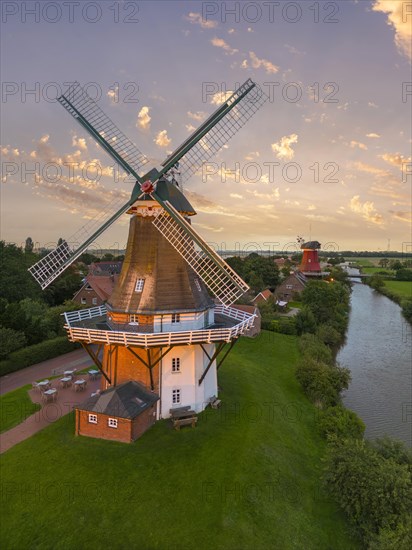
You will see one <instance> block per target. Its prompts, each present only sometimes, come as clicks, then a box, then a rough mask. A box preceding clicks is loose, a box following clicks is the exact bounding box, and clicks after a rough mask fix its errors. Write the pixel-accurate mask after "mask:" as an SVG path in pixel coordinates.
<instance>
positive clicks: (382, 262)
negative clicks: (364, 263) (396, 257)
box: [378, 258, 389, 267]
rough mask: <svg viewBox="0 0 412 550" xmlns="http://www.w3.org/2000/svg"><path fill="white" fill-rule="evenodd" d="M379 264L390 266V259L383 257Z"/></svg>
mask: <svg viewBox="0 0 412 550" xmlns="http://www.w3.org/2000/svg"><path fill="white" fill-rule="evenodd" d="M378 264H379V265H380V266H381V267H388V265H389V260H388V258H382V259H381V260H379V262H378Z"/></svg>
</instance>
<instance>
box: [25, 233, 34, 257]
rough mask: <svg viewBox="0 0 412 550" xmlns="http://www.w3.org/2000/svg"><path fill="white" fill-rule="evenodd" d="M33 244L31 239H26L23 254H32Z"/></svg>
mask: <svg viewBox="0 0 412 550" xmlns="http://www.w3.org/2000/svg"><path fill="white" fill-rule="evenodd" d="M33 248H34V243H33V239H32V238H31V237H27V239H26V244H25V245H24V252H26V253H28V252H33Z"/></svg>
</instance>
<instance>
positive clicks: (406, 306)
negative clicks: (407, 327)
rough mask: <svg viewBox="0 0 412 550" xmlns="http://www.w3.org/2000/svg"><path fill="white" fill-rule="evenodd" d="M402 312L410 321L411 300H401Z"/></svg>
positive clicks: (411, 311)
mask: <svg viewBox="0 0 412 550" xmlns="http://www.w3.org/2000/svg"><path fill="white" fill-rule="evenodd" d="M402 313H403V316H404V317H405V319H406V320H407V321H409V322H410V323H412V300H404V301H403V302H402Z"/></svg>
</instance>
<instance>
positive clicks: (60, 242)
mask: <svg viewBox="0 0 412 550" xmlns="http://www.w3.org/2000/svg"><path fill="white" fill-rule="evenodd" d="M63 243H64V239H63V237H59V240H58V241H57V246H60V245H61V244H63Z"/></svg>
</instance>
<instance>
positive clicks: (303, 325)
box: [295, 307, 316, 336]
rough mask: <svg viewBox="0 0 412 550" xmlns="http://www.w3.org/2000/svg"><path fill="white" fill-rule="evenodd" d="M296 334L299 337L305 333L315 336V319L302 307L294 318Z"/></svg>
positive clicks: (306, 308)
mask: <svg viewBox="0 0 412 550" xmlns="http://www.w3.org/2000/svg"><path fill="white" fill-rule="evenodd" d="M295 324H296V332H297V334H299V336H300V335H301V334H303V333H305V332H310V333H312V334H315V332H316V319H315V316H314V315H313V313H312V312H311V310H310V309H309V308H308V307H303V308H302V309H301V310H300V311H299V312H298V314H297V315H296V317H295Z"/></svg>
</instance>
